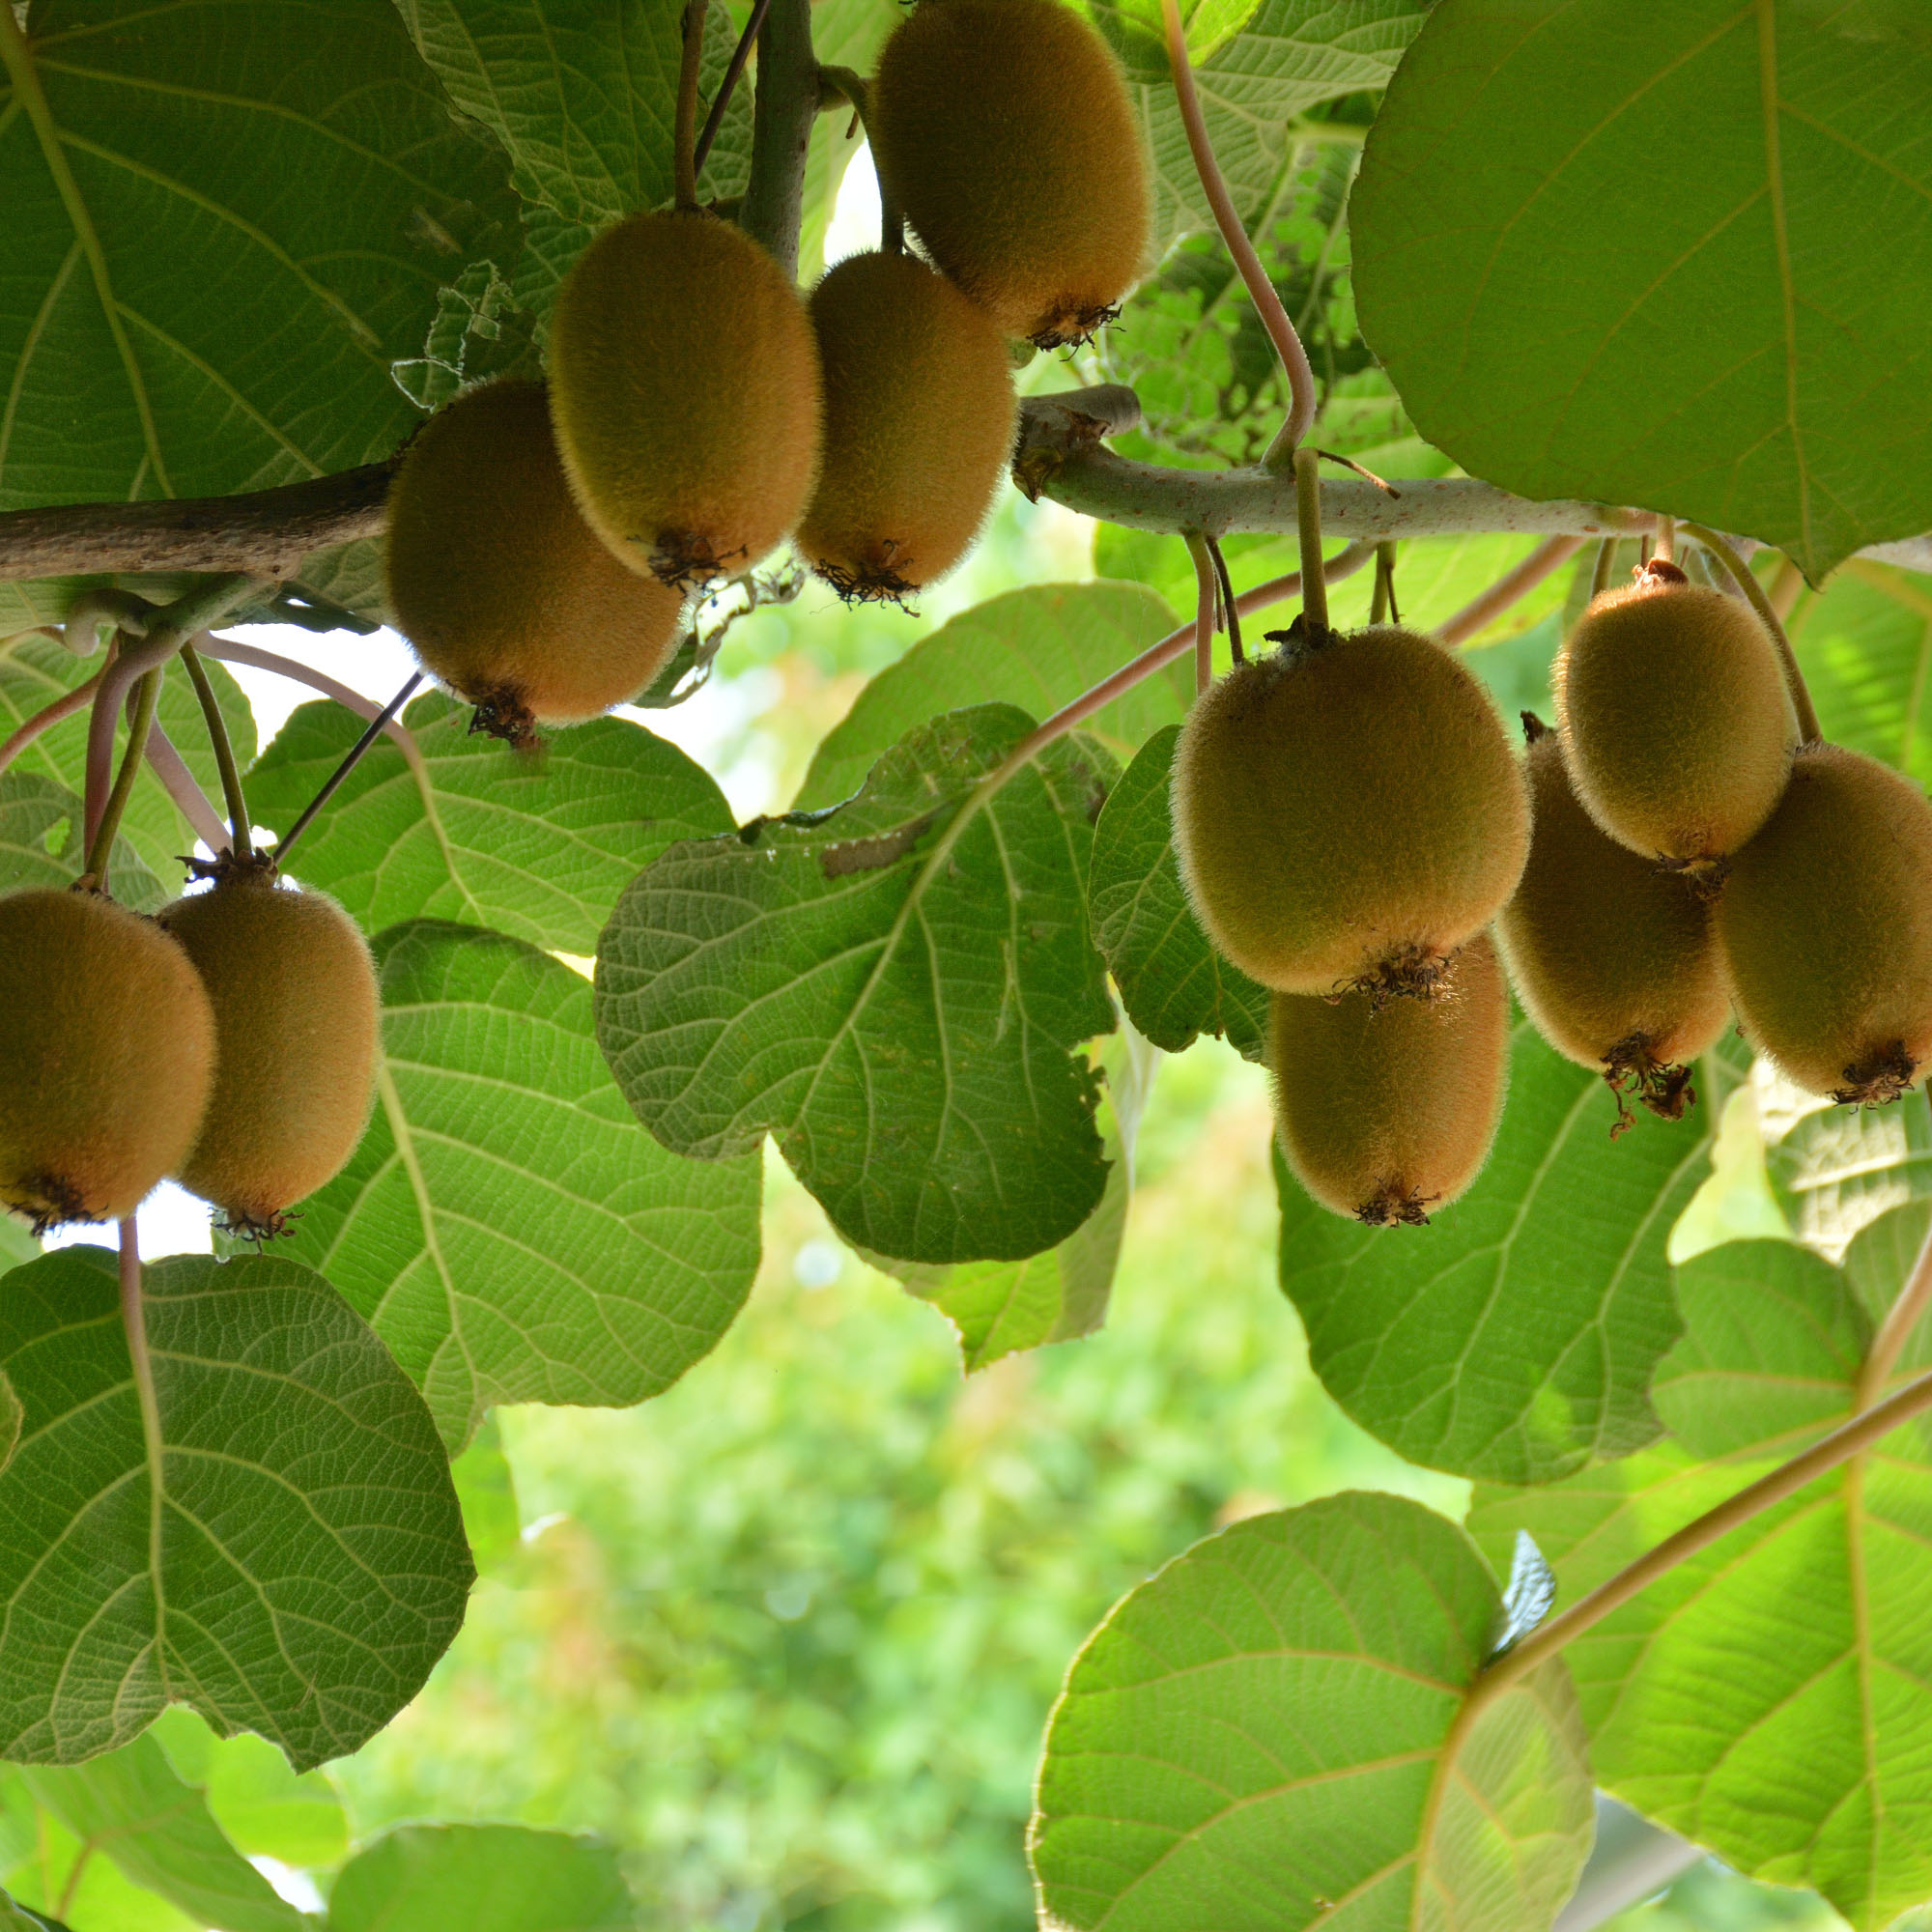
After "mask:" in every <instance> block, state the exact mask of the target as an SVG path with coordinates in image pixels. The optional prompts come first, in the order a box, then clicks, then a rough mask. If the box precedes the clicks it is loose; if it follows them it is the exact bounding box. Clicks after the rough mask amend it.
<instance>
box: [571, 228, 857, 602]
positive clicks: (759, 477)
mask: <svg viewBox="0 0 1932 1932" xmlns="http://www.w3.org/2000/svg"><path fill="white" fill-rule="evenodd" d="M550 407H551V421H552V424H553V426H554V429H555V431H556V443H557V450H558V453H559V454H560V455H561V456H562V458H563V469H564V474H565V475H566V476H567V477H568V478H569V479H570V487H571V490H572V492H573V493H574V494H575V496H576V497H577V502H578V507H579V508H580V509H581V510H582V512H583V515H584V518H585V520H586V521H587V522H588V523H589V525H590V527H591V528H592V529H594V530H595V531H596V532H597V534H598V535H599V536H600V537H601V538H603V540H604V542H605V543H606V544H608V545H609V546H610V547H611V551H612V552H613V553H614V554H616V555H617V556H619V557H621V558H622V559H623V560H624V561H625V562H626V563H628V564H630V565H631V567H632V568H633V569H635V570H639V571H646V572H649V573H651V574H653V575H655V576H656V577H657V578H659V579H660V580H661V581H662V582H665V583H668V584H670V585H671V586H672V587H674V588H676V589H679V590H687V589H691V588H694V587H702V586H703V585H705V584H708V583H710V582H714V581H715V580H717V579H718V578H720V577H723V576H725V575H733V576H735V575H738V574H741V573H742V572H744V571H748V570H750V569H751V567H752V566H753V564H754V563H756V562H757V561H758V559H759V558H760V557H762V556H763V555H764V554H766V553H767V552H768V551H770V550H772V549H774V548H775V547H776V546H777V545H778V544H779V543H781V541H782V540H783V539H784V538H785V537H786V536H787V535H788V534H789V533H790V531H791V530H792V529H793V527H794V526H796V525H797V523H798V519H799V516H800V513H801V512H802V511H803V510H804V508H805V506H806V503H807V501H808V499H809V498H810V496H811V488H812V485H813V483H814V482H815V481H816V480H817V477H818V460H819V437H820V417H821V413H822V398H821V391H820V381H819V370H818V346H817V344H816V342H815V341H814V340H813V338H812V333H811V325H810V322H809V321H808V320H807V319H806V313H805V304H804V302H803V301H802V300H800V298H799V293H798V290H797V289H796V288H795V287H794V286H793V285H792V282H791V280H790V278H789V277H788V276H787V275H786V274H785V273H784V271H783V270H781V269H780V267H779V265H778V264H777V263H776V262H775V261H773V260H772V258H771V256H769V255H768V254H766V252H765V251H764V249H762V248H761V247H759V246H758V244H757V243H756V242H755V241H753V240H752V238H751V237H750V236H749V235H747V234H746V233H745V232H744V231H743V230H742V229H739V228H735V227H733V226H732V225H731V224H730V223H729V222H728V221H720V220H717V219H715V218H714V217H712V216H711V215H708V214H688V213H687V214H675V213H673V214H632V215H627V216H626V217H625V218H624V219H623V220H622V221H619V222H618V223H617V224H616V225H615V226H614V227H611V228H607V229H606V230H605V231H604V233H603V234H602V235H600V236H599V237H598V238H597V240H596V241H593V242H592V243H591V244H590V246H589V247H588V248H586V249H585V250H584V251H583V253H582V255H581V256H580V257H579V258H578V260H577V263H576V266H575V267H573V268H572V270H571V271H570V273H569V274H568V275H567V276H566V277H565V278H564V283H563V286H562V288H561V289H559V290H558V291H557V298H556V306H555V308H554V311H553V312H552V316H551V326H550Z"/></svg>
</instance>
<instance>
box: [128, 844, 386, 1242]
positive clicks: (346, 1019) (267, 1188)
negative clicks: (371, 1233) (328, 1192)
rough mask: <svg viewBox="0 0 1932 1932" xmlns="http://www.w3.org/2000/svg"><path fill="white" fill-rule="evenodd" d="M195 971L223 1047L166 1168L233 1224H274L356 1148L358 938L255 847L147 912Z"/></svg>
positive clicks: (364, 984) (360, 1085)
mask: <svg viewBox="0 0 1932 1932" xmlns="http://www.w3.org/2000/svg"><path fill="white" fill-rule="evenodd" d="M156 918H157V919H158V920H159V922H160V923H161V925H162V926H163V927H164V928H165V929H166V930H167V931H168V932H170V933H172V934H173V935H174V937H175V938H176V939H178V940H179V941H180V942H181V945H182V947H183V949H184V950H185V952H186V953H187V956H188V957H189V958H190V959H191V960H192V961H193V962H194V966H195V970H196V971H197V972H199V973H200V975H201V979H202V983H203V984H204V985H205V986H206V987H207V988H208V997H209V1001H210V1003H211V1004H212V1005H213V1009H214V1024H215V1028H216V1032H217V1037H218V1039H219V1053H220V1058H219V1062H218V1065H217V1068H216V1072H215V1077H214V1091H213V1094H212V1096H211V1097H210V1100H209V1104H208V1115H207V1118H206V1119H205V1120H204V1122H202V1127H201V1133H200V1135H199V1136H198V1137H197V1139H196V1140H195V1142H194V1145H193V1148H192V1149H191V1150H190V1151H188V1153H187V1156H186V1158H185V1160H183V1161H182V1162H181V1164H180V1165H179V1166H178V1167H177V1168H176V1170H175V1175H176V1179H179V1180H180V1182H181V1184H182V1185H183V1186H184V1187H185V1188H186V1189H187V1190H188V1191H189V1192H190V1193H191V1194H198V1195H200V1196H201V1198H202V1199H203V1200H204V1201H209V1202H213V1205H214V1206H215V1207H217V1208H220V1209H222V1211H223V1212H224V1214H225V1215H226V1216H227V1221H228V1226H229V1228H230V1229H231V1230H233V1231H234V1232H236V1233H238V1234H244V1235H248V1236H253V1237H256V1238H258V1239H259V1238H266V1237H267V1236H272V1235H276V1234H279V1233H281V1232H282V1230H283V1228H284V1226H285V1225H286V1209H287V1208H289V1207H290V1206H291V1205H293V1204H294V1203H295V1202H298V1201H300V1200H301V1199H303V1198H304V1196H306V1195H310V1194H313V1193H314V1192H315V1190H316V1189H317V1188H318V1187H321V1186H323V1185H324V1184H325V1183H326V1182H327V1181H329V1180H331V1179H334V1177H335V1176H336V1175H337V1174H338V1173H340V1172H341V1169H342V1166H343V1163H344V1162H345V1161H347V1160H348V1158H349V1156H350V1155H351V1154H352V1153H353V1152H355V1144H356V1143H357V1142H358V1141H359V1140H360V1139H361V1137H362V1129H363V1127H364V1126H365V1125H366V1124H367V1122H368V1119H369V1108H370V1104H371V1102H372V1100H373V1097H374V1094H375V1082H376V1054H377V1044H378V1025H379V1020H380V1013H381V1007H382V1001H381V997H380V995H379V993H378V991H377V987H376V971H375V967H374V964H373V963H372V961H371V959H370V957H369V948H368V945H367V944H366V942H365V941H364V940H363V937H362V935H361V933H360V932H359V931H357V930H356V927H355V922H354V921H353V920H351V919H350V917H349V915H348V914H347V913H345V912H344V911H343V910H342V908H341V907H340V906H339V905H337V904H336V903H335V901H334V900H333V899H331V898H329V897H328V896H327V895H325V894H323V893H318V892H311V891H306V890H304V891H301V892H297V891H294V890H292V889H290V888H288V887H286V886H283V885H281V884H279V883H278V882H277V880H276V877H275V871H274V867H272V866H271V865H270V864H267V863H266V862H263V861H260V860H253V861H248V860H243V861H240V862H236V861H233V860H228V861H217V862H216V870H215V883H214V885H213V888H212V889H211V890H209V891H207V892H204V893H194V894H190V895H188V896H187V897H185V898H179V899H176V900H175V901H174V903H173V904H172V905H169V906H164V907H163V908H162V909H161V911H160V912H159V913H158V914H157V915H156Z"/></svg>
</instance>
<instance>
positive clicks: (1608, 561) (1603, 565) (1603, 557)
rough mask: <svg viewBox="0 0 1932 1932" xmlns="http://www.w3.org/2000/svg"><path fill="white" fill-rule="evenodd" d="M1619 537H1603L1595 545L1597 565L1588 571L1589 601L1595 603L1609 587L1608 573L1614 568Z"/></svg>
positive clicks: (1620, 539)
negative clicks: (1601, 540)
mask: <svg viewBox="0 0 1932 1932" xmlns="http://www.w3.org/2000/svg"><path fill="white" fill-rule="evenodd" d="M1622 541H1623V539H1622V538H1621V537H1605V539H1604V540H1603V542H1602V543H1600V544H1599V545H1598V546H1597V567H1596V569H1595V570H1593V571H1592V572H1591V573H1590V601H1591V603H1593V604H1594V603H1595V602H1596V601H1597V599H1598V598H1599V597H1601V596H1602V595H1603V594H1604V592H1605V590H1607V589H1608V588H1609V587H1610V573H1611V572H1612V571H1613V570H1614V569H1615V568H1616V561H1617V545H1618V544H1619V543H1621V542H1622Z"/></svg>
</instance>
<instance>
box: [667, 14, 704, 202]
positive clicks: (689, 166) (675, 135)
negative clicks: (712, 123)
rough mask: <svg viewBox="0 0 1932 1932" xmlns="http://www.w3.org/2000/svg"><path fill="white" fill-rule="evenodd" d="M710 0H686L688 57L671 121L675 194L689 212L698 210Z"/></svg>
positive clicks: (679, 75)
mask: <svg viewBox="0 0 1932 1932" xmlns="http://www.w3.org/2000/svg"><path fill="white" fill-rule="evenodd" d="M709 7H710V0H685V6H684V59H683V61H682V62H681V63H680V65H679V67H678V71H677V109H676V116H675V119H674V120H673V121H672V123H671V142H670V176H671V193H672V195H673V196H674V198H675V199H676V202H677V206H678V208H679V209H680V210H681V211H682V212H683V213H687V214H695V213H696V212H697V164H696V151H697V80H698V75H699V72H700V71H701V70H702V69H703V66H704V15H705V14H706V13H707V12H708V11H709Z"/></svg>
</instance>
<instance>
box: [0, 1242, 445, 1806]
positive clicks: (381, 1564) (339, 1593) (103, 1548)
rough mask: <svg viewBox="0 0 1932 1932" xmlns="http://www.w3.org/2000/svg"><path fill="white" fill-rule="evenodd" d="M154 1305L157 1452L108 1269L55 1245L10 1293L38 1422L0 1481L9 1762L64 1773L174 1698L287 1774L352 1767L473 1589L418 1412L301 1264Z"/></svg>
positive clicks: (225, 1272) (160, 1282) (161, 1266)
mask: <svg viewBox="0 0 1932 1932" xmlns="http://www.w3.org/2000/svg"><path fill="white" fill-rule="evenodd" d="M143 1306H144V1319H143V1323H142V1337H143V1341H144V1344H145V1350H146V1354H147V1356H148V1362H149V1369H148V1375H147V1377H146V1378H145V1379H146V1382H147V1383H148V1384H149V1385H151V1387H152V1414H151V1430H152V1435H151V1436H150V1435H144V1429H143V1406H144V1404H143V1393H142V1385H143V1378H139V1377H137V1375H136V1372H135V1370H134V1369H133V1367H132V1365H131V1364H130V1361H129V1356H128V1338H127V1333H126V1330H125V1329H124V1327H123V1325H122V1317H121V1304H120V1295H119V1291H118V1286H117V1279H116V1267H115V1258H114V1257H113V1256H112V1255H111V1254H109V1253H107V1252H106V1251H105V1250H104V1249H100V1248H88V1247H75V1248H64V1249H61V1250H60V1251H58V1252H57V1253H54V1254H49V1255H46V1256H43V1258H42V1259H41V1260H39V1261H37V1262H31V1263H29V1264H28V1265H27V1266H25V1267H22V1268H15V1269H14V1272H13V1273H12V1274H10V1275H9V1276H8V1277H7V1287H6V1293H5V1294H4V1295H0V1368H4V1370H5V1372H6V1374H7V1375H8V1376H9V1377H10V1378H11V1379H12V1381H13V1384H14V1391H15V1393H16V1394H17V1395H18V1397H19V1399H20V1402H21V1404H22V1406H23V1408H24V1410H25V1416H26V1426H25V1430H24V1432H23V1434H22V1437H21V1443H20V1447H19V1449H18V1450H17V1452H16V1453H15V1455H14V1461H13V1463H11V1464H10V1465H9V1467H8V1469H7V1471H6V1473H5V1475H4V1476H0V1603H4V1605H5V1622H4V1625H0V1747H4V1751H5V1754H6V1755H7V1756H9V1757H13V1758H17V1759H20V1760H23V1761H26V1762H31V1763H58V1764H74V1763H78V1762H80V1761H81V1760H82V1759H85V1758H89V1757H92V1756H94V1755H96V1754H97V1753H99V1752H100V1751H103V1750H107V1749H111V1748H113V1747H116V1746H119V1745H122V1744H125V1743H127V1742H128V1740H129V1739H131V1738H133V1737H134V1736H135V1735H136V1734H138V1733H139V1732H140V1731H141V1730H142V1729H143V1728H145V1726H146V1725H147V1724H148V1723H149V1722H151V1721H152V1720H153V1719H154V1718H155V1717H156V1715H158V1713H159V1712H160V1711H161V1710H162V1709H163V1708H164V1707H165V1706H166V1705H167V1704H168V1703H169V1702H171V1701H180V1702H184V1703H187V1704H191V1705H192V1706H193V1707H194V1708H195V1709H196V1710H198V1711H200V1712H201V1714H202V1715H203V1716H204V1717H206V1718H208V1719H210V1721H211V1722H213V1724H214V1725H215V1726H216V1727H217V1728H219V1729H223V1730H233V1729H248V1730H253V1731H257V1732H259V1733H260V1734H261V1735H262V1736H264V1737H266V1738H269V1739H270V1740H271V1741H272V1742H274V1743H275V1744H278V1745H280V1746H281V1747H282V1749H283V1750H284V1751H285V1752H287V1754H288V1756H289V1758H290V1759H291V1761H292V1762H293V1763H294V1764H295V1765H296V1766H297V1768H298V1770H306V1769H308V1768H309V1767H310V1766H312V1765H315V1764H318V1763H320V1762H321V1761H322V1760H323V1759H324V1758H327V1757H333V1756H335V1755H337V1754H338V1753H340V1752H343V1751H348V1750H354V1749H355V1747H357V1746H358V1745H360V1744H362V1743H363V1742H365V1741H366V1740H367V1739H368V1738H370V1737H372V1736H373V1735H374V1734H375V1733H376V1732H377V1731H378V1730H380V1729H381V1728H382V1727H383V1725H384V1724H385V1723H387V1722H388V1720H389V1719H391V1718H392V1717H393V1716H394V1715H395V1714H396V1712H398V1711H399V1710H401V1709H402V1707H403V1706H404V1705H405V1704H406V1703H408V1702H409V1700H410V1699H411V1697H412V1696H413V1695H414V1694H415V1692H416V1690H418V1689H419V1688H420V1687H421V1685H422V1682H423V1679H424V1678H425V1677H426V1676H427V1675H428V1674H429V1667H430V1665H431V1664H432V1663H434V1662H436V1660H437V1658H438V1657H439V1656H440V1654H441V1653H442V1650H443V1648H444V1647H445V1646H446V1645H447V1644H448V1642H449V1640H450V1638H451V1637H452V1636H454V1635H455V1634H456V1628H457V1625H458V1624H459V1623H460V1622H461V1621H462V1617H463V1607H464V1599H465V1595H466V1593H467V1592H468V1590H469V1582H470V1578H471V1575H472V1573H471V1570H470V1566H469V1553H468V1551H467V1550H466V1549H465V1548H464V1547H463V1533H462V1525H461V1522H460V1520H459V1517H458V1513H457V1506H456V1496H455V1493H454V1492H453V1491H452V1490H451V1488H450V1485H449V1470H448V1465H447V1463H445V1462H444V1459H443V1454H442V1450H441V1446H440V1444H439V1442H438V1441H437V1438H436V1433H435V1430H434V1428H433V1427H432V1425H431V1422H430V1418H429V1415H428V1413H427V1411H426V1410H425V1409H424V1407H423V1405H422V1400H421V1398H420V1397H419V1396H418V1395H417V1394H416V1392H415V1390H414V1389H413V1388H412V1387H411V1386H410V1383H409V1381H408V1379H407V1378H405V1377H404V1375H403V1373H402V1372H401V1370H399V1369H398V1368H397V1367H396V1365H395V1363H394V1362H393V1361H391V1360H390V1358H389V1356H388V1353H387V1351H386V1350H384V1348H383V1346H382V1344H381V1343H380V1342H378V1341H377V1339H376V1338H375V1336H374V1335H372V1334H371V1333H370V1332H369V1330H368V1329H367V1328H366V1327H365V1326H364V1325H363V1323H362V1322H361V1321H359V1320H358V1319H357V1318H356V1316H355V1314H354V1312H353V1311H352V1310H351V1309H350V1308H349V1307H348V1306H347V1304H346V1303H345V1302H344V1301H343V1300H342V1298H341V1297H340V1296H339V1295H338V1294H337V1293H335V1291H334V1290H333V1289H331V1288H330V1287H329V1285H328V1284H327V1282H326V1281H324V1280H322V1279H321V1278H320V1277H319V1276H317V1275H315V1274H312V1273H311V1272H310V1271H309V1270H308V1269H307V1268H304V1267H300V1266H298V1265H297V1264H294V1263H292V1262H288V1261H284V1260H281V1259H273V1260H270V1259H269V1258H267V1257H262V1258H259V1259H249V1260H241V1261H231V1262H227V1263H221V1262H216V1261H213V1260H211V1259H209V1258H207V1257H204V1256H189V1255H179V1256H176V1257H174V1258H172V1259H171V1260H168V1261H163V1262H157V1263H156V1264H154V1265H153V1266H151V1267H150V1268H148V1269H147V1270H146V1287H145V1291H144V1297H143ZM151 1445H152V1446H151Z"/></svg>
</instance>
